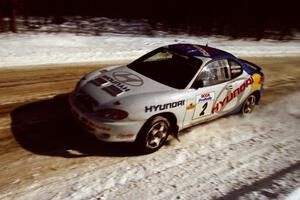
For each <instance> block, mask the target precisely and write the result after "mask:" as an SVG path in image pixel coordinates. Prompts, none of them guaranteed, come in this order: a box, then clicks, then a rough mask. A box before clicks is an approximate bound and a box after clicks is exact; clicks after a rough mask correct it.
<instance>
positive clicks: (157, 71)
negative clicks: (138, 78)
mask: <svg viewBox="0 0 300 200" xmlns="http://www.w3.org/2000/svg"><path fill="white" fill-rule="evenodd" d="M201 65H202V61H201V60H200V59H197V58H194V57H188V56H183V55H180V54H177V53H175V52H172V51H170V50H169V49H167V48H159V49H156V50H154V51H152V52H150V53H148V54H146V55H144V56H142V57H141V58H139V59H137V60H135V61H134V62H132V63H131V64H129V65H128V67H129V68H130V69H132V70H134V71H136V72H138V73H140V74H142V75H144V76H146V77H148V78H151V79H153V80H155V81H157V82H160V83H162V84H165V85H167V86H170V87H173V88H177V89H184V88H186V86H187V85H188V84H189V82H190V81H191V80H192V78H193V77H194V76H195V74H196V73H197V71H198V70H199V68H200V67H201Z"/></svg>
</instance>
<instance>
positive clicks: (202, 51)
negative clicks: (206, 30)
mask: <svg viewBox="0 0 300 200" xmlns="http://www.w3.org/2000/svg"><path fill="white" fill-rule="evenodd" d="M193 47H195V48H196V49H197V50H199V51H200V52H201V53H202V54H203V56H207V57H209V56H210V55H209V53H208V52H207V51H205V50H204V49H203V48H201V47H199V46H197V45H193Z"/></svg>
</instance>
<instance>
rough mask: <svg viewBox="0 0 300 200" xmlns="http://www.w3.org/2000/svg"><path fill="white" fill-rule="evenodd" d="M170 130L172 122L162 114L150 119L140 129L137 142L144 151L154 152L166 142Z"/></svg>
mask: <svg viewBox="0 0 300 200" xmlns="http://www.w3.org/2000/svg"><path fill="white" fill-rule="evenodd" d="M169 132H170V122H169V121H168V119H166V118H164V117H162V116H156V117H154V118H152V119H150V120H149V121H148V122H146V124H145V125H144V126H143V128H142V129H141V130H140V132H139V135H138V138H137V141H136V142H137V144H138V145H139V147H140V149H141V150H142V151H143V153H152V152H155V151H157V150H158V149H160V148H161V147H162V146H163V145H164V143H165V142H166V140H167V138H168V136H169Z"/></svg>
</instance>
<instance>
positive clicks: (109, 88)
mask: <svg viewBox="0 0 300 200" xmlns="http://www.w3.org/2000/svg"><path fill="white" fill-rule="evenodd" d="M103 90H104V91H106V92H107V93H109V94H110V95H112V96H114V97H115V96H118V95H120V94H122V93H124V91H123V90H120V89H119V88H117V87H116V86H114V85H110V86H107V87H104V88H103Z"/></svg>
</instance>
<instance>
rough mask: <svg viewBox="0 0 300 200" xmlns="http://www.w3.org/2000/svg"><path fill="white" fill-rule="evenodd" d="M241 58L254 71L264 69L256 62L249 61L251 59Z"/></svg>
mask: <svg viewBox="0 0 300 200" xmlns="http://www.w3.org/2000/svg"><path fill="white" fill-rule="evenodd" d="M239 60H240V61H242V62H243V63H244V64H245V65H247V67H249V68H251V69H252V70H254V71H257V72H260V71H262V69H261V68H260V67H259V66H257V65H256V64H254V63H252V62H249V61H247V60H243V59H239Z"/></svg>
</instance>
